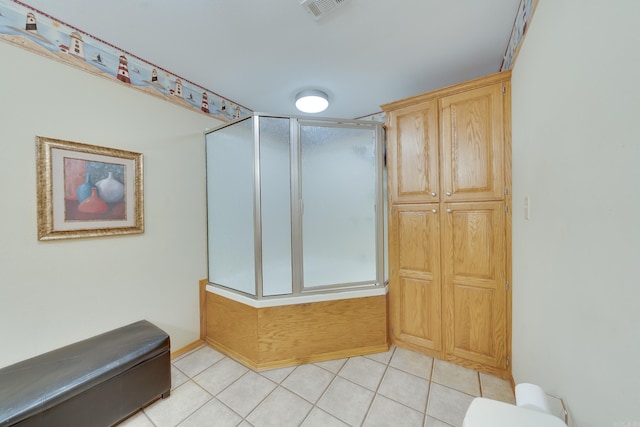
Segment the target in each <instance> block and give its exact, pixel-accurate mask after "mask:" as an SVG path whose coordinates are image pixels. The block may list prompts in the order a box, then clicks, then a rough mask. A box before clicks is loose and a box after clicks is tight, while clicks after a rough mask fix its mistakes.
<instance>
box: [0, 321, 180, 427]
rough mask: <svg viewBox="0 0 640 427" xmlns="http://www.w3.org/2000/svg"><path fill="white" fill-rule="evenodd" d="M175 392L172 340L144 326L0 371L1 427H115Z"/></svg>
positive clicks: (126, 328) (139, 324)
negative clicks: (171, 354)
mask: <svg viewBox="0 0 640 427" xmlns="http://www.w3.org/2000/svg"><path fill="white" fill-rule="evenodd" d="M170 392H171V360H170V343H169V336H168V335H167V334H166V333H165V332H164V331H163V330H162V329H160V328H158V327H157V326H155V325H153V324H151V323H149V322H148V321H146V320H141V321H139V322H135V323H132V324H130V325H127V326H123V327H121V328H118V329H115V330H113V331H110V332H106V333H104V334H101V335H97V336H95V337H92V338H89V339H86V340H84V341H80V342H77V343H75V344H71V345H68V346H66V347H62V348H59V349H57V350H53V351H50V352H48V353H44V354H41V355H39V356H36V357H33V358H31V359H27V360H23V361H22V362H18V363H16V364H14V365H10V366H7V367H4V368H2V369H0V427H4V426H20V427H28V426H29V427H30V426H47V427H51V426H64V427H72V426H78V427H91V426H100V427H102V426H111V425H114V424H116V423H117V422H118V421H121V420H123V419H124V418H126V417H128V416H130V415H131V414H133V413H134V412H136V411H138V410H139V409H141V408H142V407H144V406H146V405H148V404H149V403H151V402H153V401H154V400H156V399H158V398H160V397H168V396H169V393H170Z"/></svg>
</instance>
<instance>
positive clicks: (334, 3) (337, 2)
mask: <svg viewBox="0 0 640 427" xmlns="http://www.w3.org/2000/svg"><path fill="white" fill-rule="evenodd" d="M348 1H349V0H303V2H302V3H300V4H301V5H302V6H303V7H304V8H305V9H306V10H307V12H309V13H310V14H311V16H313V18H314V19H315V20H318V19H320V18H322V17H323V16H325V15H326V14H328V13H329V12H332V11H334V10H335V9H337V8H339V7H340V6H342V5H343V4H345V3H347V2H348Z"/></svg>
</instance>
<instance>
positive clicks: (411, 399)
mask: <svg viewBox="0 0 640 427" xmlns="http://www.w3.org/2000/svg"><path fill="white" fill-rule="evenodd" d="M428 391H429V382H428V381H427V380H425V379H424V378H420V377H417V376H415V375H412V374H408V373H406V372H404V371H401V370H399V369H396V368H393V367H389V368H388V369H387V372H386V374H385V375H384V379H383V380H382V384H381V385H380V388H379V389H378V393H379V394H381V395H383V396H386V397H388V398H389V399H392V400H395V401H396V402H399V403H402V404H403V405H406V406H408V407H410V408H413V409H415V410H416V411H419V412H422V413H424V411H425V409H426V406H427V393H428Z"/></svg>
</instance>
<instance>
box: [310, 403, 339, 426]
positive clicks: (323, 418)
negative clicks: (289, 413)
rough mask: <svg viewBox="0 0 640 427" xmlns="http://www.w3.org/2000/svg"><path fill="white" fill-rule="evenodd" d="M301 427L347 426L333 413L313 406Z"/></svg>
mask: <svg viewBox="0 0 640 427" xmlns="http://www.w3.org/2000/svg"><path fill="white" fill-rule="evenodd" d="M301 427H349V425H348V424H345V423H343V422H342V421H340V420H339V419H337V418H336V417H334V416H333V415H329V414H327V413H326V412H325V411H323V410H322V409H318V407H317V406H316V407H314V408H313V410H312V411H311V413H310V414H309V416H308V417H307V419H306V420H304V422H303V423H302V425H301Z"/></svg>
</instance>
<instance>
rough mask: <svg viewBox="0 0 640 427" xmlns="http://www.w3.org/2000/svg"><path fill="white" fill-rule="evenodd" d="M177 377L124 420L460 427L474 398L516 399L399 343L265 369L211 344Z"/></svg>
mask: <svg viewBox="0 0 640 427" xmlns="http://www.w3.org/2000/svg"><path fill="white" fill-rule="evenodd" d="M431 377H433V378H431ZM430 380H431V381H430ZM171 381H172V394H171V396H170V397H169V398H168V399H164V400H159V401H157V402H155V403H154V404H152V405H150V406H148V407H147V408H145V409H144V411H141V412H139V413H138V414H135V415H134V416H132V417H130V418H129V419H127V420H126V421H125V422H123V423H121V424H120V425H122V426H126V427H164V426H171V427H175V426H178V425H180V427H199V426H209V425H211V426H216V427H218V426H220V427H227V426H238V427H263V426H264V427H268V426H278V427H286V426H292V427H297V426H302V427H334V426H335V427H345V426H361V427H373V426H394V427H395V426H402V427H405V426H416V427H418V426H424V427H460V426H461V425H462V420H463V418H464V414H465V413H466V410H467V408H468V406H469V404H470V403H471V401H472V400H473V396H476V395H480V393H482V395H483V396H485V397H489V398H493V399H497V400H503V401H507V402H509V401H511V400H512V399H513V392H512V390H511V384H510V383H509V382H508V381H504V380H502V379H500V378H497V377H494V376H491V375H487V374H478V372H476V371H473V370H470V369H466V368H463V367H460V366H457V365H454V364H451V363H448V362H443V361H440V360H435V361H434V359H433V358H432V357H430V356H427V355H424V354H421V353H418V352H413V351H410V350H407V349H404V348H400V347H395V346H392V347H391V348H390V349H389V351H387V352H383V353H376V354H371V355H366V356H359V357H352V358H349V359H338V360H329V361H326V362H317V363H314V364H306V365H300V366H291V367H286V368H280V369H272V370H269V371H263V372H259V373H257V372H254V371H251V370H249V369H248V368H246V367H245V366H243V365H241V364H239V363H237V362H235V361H234V360H232V359H230V358H228V357H226V356H224V355H223V354H222V353H219V352H218V351H216V350H214V349H213V348H211V347H209V346H207V345H204V346H202V347H199V348H197V349H194V350H192V351H191V352H189V353H186V354H184V355H182V356H180V357H179V358H177V359H174V360H173V361H172V368H171ZM278 384H280V385H278ZM214 396H215V397H214ZM314 403H315V406H314ZM425 410H426V413H425Z"/></svg>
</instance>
